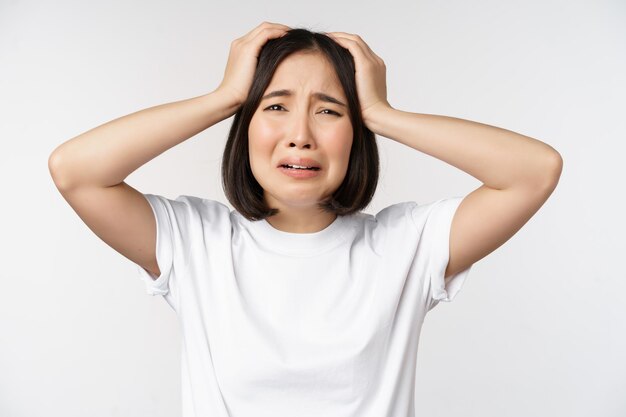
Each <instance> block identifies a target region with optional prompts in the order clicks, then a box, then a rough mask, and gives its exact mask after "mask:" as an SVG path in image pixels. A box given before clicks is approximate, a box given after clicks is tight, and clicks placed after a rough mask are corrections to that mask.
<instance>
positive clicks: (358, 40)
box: [329, 32, 383, 63]
mask: <svg viewBox="0 0 626 417" xmlns="http://www.w3.org/2000/svg"><path fill="white" fill-rule="evenodd" d="M335 34H336V35H337V36H339V37H344V38H347V39H351V40H353V41H354V42H356V43H357V44H359V46H361V48H362V49H363V50H364V51H366V52H368V54H369V56H370V57H372V58H373V59H374V60H376V61H379V62H381V63H382V62H383V60H382V59H381V58H380V57H379V56H378V55H376V53H375V52H374V51H373V50H372V48H370V46H369V45H368V44H367V43H366V42H365V41H364V40H363V38H361V37H360V36H359V35H354V34H352V33H346V32H329V35H335Z"/></svg>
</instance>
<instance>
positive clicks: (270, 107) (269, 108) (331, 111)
mask: <svg viewBox="0 0 626 417" xmlns="http://www.w3.org/2000/svg"><path fill="white" fill-rule="evenodd" d="M273 107H280V108H281V109H283V106H281V105H280V104H272V105H271V106H268V107H266V108H265V110H271V109H272V108H273ZM271 111H274V110H271ZM325 111H327V112H329V113H323V114H331V115H334V116H341V115H340V114H339V113H337V112H336V111H334V110H330V109H324V110H322V112H325Z"/></svg>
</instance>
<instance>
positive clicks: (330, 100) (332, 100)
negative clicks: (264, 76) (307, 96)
mask: <svg viewBox="0 0 626 417" xmlns="http://www.w3.org/2000/svg"><path fill="white" fill-rule="evenodd" d="M312 95H313V97H315V98H317V99H318V100H321V101H326V102H328V103H335V104H338V105H340V106H343V107H346V105H345V104H344V103H342V102H341V101H339V100H337V99H336V98H335V97H333V96H330V95H328V94H326V93H322V92H320V91H318V92H315V93H313V94H312ZM291 96H293V91H292V90H285V89H283V90H275V91H272V92H271V93H267V94H266V95H264V96H263V97H262V98H261V101H263V100H267V99H268V98H272V97H291Z"/></svg>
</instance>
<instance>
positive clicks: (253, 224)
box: [241, 215, 349, 256]
mask: <svg viewBox="0 0 626 417" xmlns="http://www.w3.org/2000/svg"><path fill="white" fill-rule="evenodd" d="M347 217H348V216H340V215H337V217H336V218H335V220H333V222H332V223H331V224H329V225H328V226H326V227H325V228H324V229H322V230H320V231H317V232H312V233H292V232H285V231H283V230H279V229H276V228H275V227H274V226H272V225H271V224H270V223H269V222H268V221H267V219H262V220H256V221H247V223H248V224H249V225H250V228H251V232H252V234H253V237H254V239H255V240H257V241H259V242H260V243H261V244H262V245H263V246H264V247H265V248H266V249H268V250H270V251H272V252H277V253H281V254H284V255H296V256H313V255H317V254H319V253H322V252H325V251H327V250H329V249H331V248H333V247H335V246H337V245H338V244H339V243H340V242H341V241H342V240H343V238H344V236H345V235H346V231H347V229H348V227H349V222H348V219H347ZM241 218H242V219H244V221H246V220H247V219H245V217H243V216H241Z"/></svg>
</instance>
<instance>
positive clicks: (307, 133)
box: [291, 113, 315, 148]
mask: <svg viewBox="0 0 626 417" xmlns="http://www.w3.org/2000/svg"><path fill="white" fill-rule="evenodd" d="M294 119H295V120H293V125H292V129H291V143H293V144H295V145H296V146H297V147H299V148H301V147H303V146H308V147H311V146H313V145H314V143H315V139H314V135H313V130H312V129H311V120H310V118H309V116H308V115H307V114H306V113H300V114H299V115H297V116H295V117H294Z"/></svg>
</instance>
